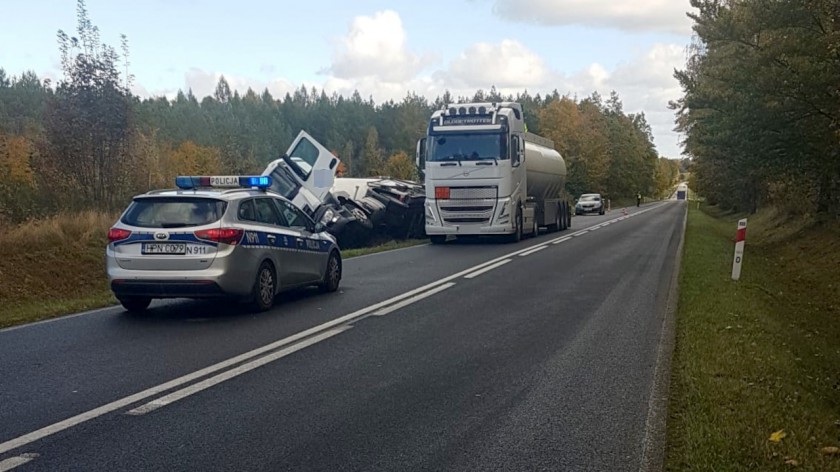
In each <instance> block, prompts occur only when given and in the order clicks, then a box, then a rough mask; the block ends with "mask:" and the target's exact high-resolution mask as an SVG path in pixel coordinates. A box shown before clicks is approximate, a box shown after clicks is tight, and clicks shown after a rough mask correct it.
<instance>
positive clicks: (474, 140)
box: [428, 133, 508, 162]
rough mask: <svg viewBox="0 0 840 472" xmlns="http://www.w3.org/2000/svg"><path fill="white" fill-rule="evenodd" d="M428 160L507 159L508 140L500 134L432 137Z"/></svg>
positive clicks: (454, 134)
mask: <svg viewBox="0 0 840 472" xmlns="http://www.w3.org/2000/svg"><path fill="white" fill-rule="evenodd" d="M429 142H430V144H429V151H428V160H429V161H432V162H442V161H478V160H483V159H507V158H508V152H507V138H506V136H505V135H504V134H499V133H493V134H490V133H469V134H467V133H446V134H439V135H433V136H431V139H430V140H429Z"/></svg>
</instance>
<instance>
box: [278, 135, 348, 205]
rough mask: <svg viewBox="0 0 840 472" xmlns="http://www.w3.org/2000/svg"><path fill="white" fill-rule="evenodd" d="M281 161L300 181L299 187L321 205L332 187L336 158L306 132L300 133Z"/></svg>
mask: <svg viewBox="0 0 840 472" xmlns="http://www.w3.org/2000/svg"><path fill="white" fill-rule="evenodd" d="M283 160H284V161H285V162H286V163H287V164H288V165H289V167H290V168H291V169H292V171H293V172H294V173H295V176H296V177H297V178H298V179H299V180H300V183H301V186H302V187H303V188H305V189H306V190H307V191H308V192H309V193H310V194H311V195H312V196H314V197H315V198H316V199H317V200H318V201H319V202H322V203H323V202H324V201H325V199H326V198H327V194H328V193H329V192H330V188H332V186H333V181H334V179H335V172H336V170H338V158H337V157H335V156H334V155H333V154H332V153H331V152H330V151H329V150H328V149H327V148H325V147H324V146H322V145H321V143H319V142H318V141H316V140H315V138H313V137H312V136H310V135H309V134H308V133H307V132H306V131H301V132H300V133H299V134H298V135H297V137H296V138H295V140H294V141H292V145H291V146H289V150H288V152H286V154H285V155H284V156H283Z"/></svg>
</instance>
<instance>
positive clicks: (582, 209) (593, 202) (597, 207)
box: [575, 193, 605, 215]
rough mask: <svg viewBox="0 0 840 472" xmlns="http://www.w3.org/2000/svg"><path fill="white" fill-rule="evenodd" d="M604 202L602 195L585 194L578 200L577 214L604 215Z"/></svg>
mask: <svg viewBox="0 0 840 472" xmlns="http://www.w3.org/2000/svg"><path fill="white" fill-rule="evenodd" d="M604 210H605V209H604V200H603V199H602V198H601V194H600V193H584V194H583V195H581V196H580V198H578V201H577V204H576V205H575V214H576V215H584V214H586V213H598V214H599V215H603V214H604Z"/></svg>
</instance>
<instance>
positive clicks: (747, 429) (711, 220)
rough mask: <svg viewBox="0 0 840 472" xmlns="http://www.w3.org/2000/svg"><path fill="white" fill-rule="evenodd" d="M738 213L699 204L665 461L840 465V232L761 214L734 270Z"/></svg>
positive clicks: (681, 464)
mask: <svg viewBox="0 0 840 472" xmlns="http://www.w3.org/2000/svg"><path fill="white" fill-rule="evenodd" d="M736 220H737V217H734V216H722V215H720V214H717V213H715V212H714V210H713V209H710V210H707V211H706V212H704V211H702V210H697V209H695V208H693V205H692V208H691V209H690V210H689V219H688V227H687V232H686V240H685V252H684V255H683V262H682V274H681V280H680V302H679V308H678V314H677V342H676V351H675V354H674V360H673V364H672V382H671V403H670V411H669V423H668V444H667V462H666V466H667V469H668V470H710V471H711V470H718V471H723V470H725V471H739V470H762V471H765V470H768V471H772V470H791V468H797V470H815V471H816V470H818V471H832V470H835V471H840V454H838V453H837V452H836V449H833V448H836V447H838V446H840V318H838V315H840V295H838V293H840V292H838V288H840V277H838V274H839V273H840V269H839V268H840V232H839V231H838V230H837V228H836V227H832V228H829V227H826V226H813V225H812V226H810V227H808V226H807V225H803V224H800V223H801V222H793V221H789V220H785V219H783V218H777V217H776V216H775V215H773V214H772V213H765V214H762V215H757V217H755V218H752V217H751V218H750V221H749V229H748V231H747V246H746V250H745V255H744V265H743V272H742V274H741V280H740V281H738V282H733V281H732V280H731V278H730V275H731V265H732V257H733V251H734V236H735V224H736V223H735V221H736ZM803 227H804V228H807V229H802V228H803ZM779 431H782V432H781V433H779ZM774 433H777V434H775V435H774ZM771 435H772V436H773V439H774V440H771ZM775 440H778V441H775Z"/></svg>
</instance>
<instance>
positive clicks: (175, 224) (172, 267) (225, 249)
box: [105, 176, 342, 312]
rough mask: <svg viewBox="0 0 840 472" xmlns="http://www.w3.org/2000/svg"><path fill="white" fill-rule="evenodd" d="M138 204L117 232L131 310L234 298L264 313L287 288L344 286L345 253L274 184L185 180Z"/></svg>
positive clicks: (111, 257) (121, 285)
mask: <svg viewBox="0 0 840 472" xmlns="http://www.w3.org/2000/svg"><path fill="white" fill-rule="evenodd" d="M176 184H177V186H178V187H179V189H177V190H159V191H152V192H148V193H146V194H143V195H138V196H136V197H134V199H133V201H132V202H131V204H130V205H129V206H128V208H127V209H126V210H125V212H124V213H123V214H122V216H121V217H120V219H119V221H118V222H117V223H116V224H115V225H114V226H113V227H112V228H111V229H110V231H109V232H108V240H109V243H108V246H107V249H106V251H105V253H106V266H107V271H108V279H109V282H110V285H111V290H112V291H113V292H114V295H115V296H116V297H117V299H118V300H119V301H120V303H122V305H123V307H125V309H126V310H127V311H129V312H142V311H144V310H145V309H146V308H148V306H149V303H150V302H151V300H152V299H154V298H217V297H218V298H234V299H244V300H246V301H248V302H250V304H251V306H252V307H253V308H254V309H255V310H257V311H264V310H268V309H269V308H271V306H272V305H273V304H274V299H275V296H276V295H277V294H278V293H279V292H281V291H285V290H289V289H293V288H299V287H304V286H311V285H317V286H319V287H320V288H321V289H322V290H323V291H325V292H333V291H336V290H337V289H338V285H339V282H340V281H341V268H342V267H341V251H340V250H339V247H338V245H337V244H336V240H335V238H334V237H333V236H332V235H330V234H329V233H327V232H326V228H327V226H329V225H330V224H331V221H324V222H320V223H315V222H313V221H312V220H311V219H310V218H309V216H307V215H306V214H305V213H304V212H303V211H301V210H300V209H299V208H297V207H296V206H295V205H293V204H292V203H291V202H290V201H289V200H287V199H285V198H283V197H281V196H280V195H277V194H275V193H273V192H270V191H267V190H266V189H267V188H268V187H269V186H270V185H271V177H268V176H255V177H250V176H249V177H240V176H214V177H178V178H177V179H176Z"/></svg>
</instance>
